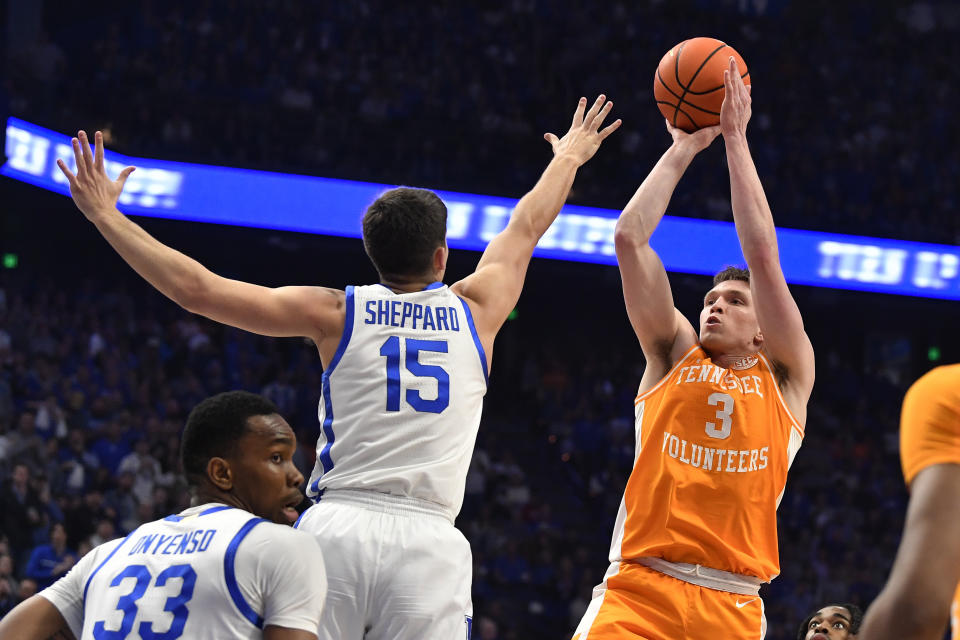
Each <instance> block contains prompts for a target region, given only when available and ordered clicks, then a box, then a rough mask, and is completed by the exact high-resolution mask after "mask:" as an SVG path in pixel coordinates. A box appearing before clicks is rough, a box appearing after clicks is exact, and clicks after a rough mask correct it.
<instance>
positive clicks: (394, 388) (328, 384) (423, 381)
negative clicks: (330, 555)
mask: <svg viewBox="0 0 960 640" xmlns="http://www.w3.org/2000/svg"><path fill="white" fill-rule="evenodd" d="M346 294H347V301H346V320H345V323H344V327H343V337H342V338H341V340H340V344H339V346H338V347H337V351H336V354H335V355H334V357H333V360H332V361H331V362H330V364H329V366H328V367H327V370H326V371H325V372H324V373H323V390H322V397H321V400H320V409H319V415H320V423H321V425H322V430H321V434H320V439H319V441H318V442H317V463H316V466H315V467H314V470H313V474H312V476H311V477H310V484H309V487H308V491H307V495H308V496H310V497H312V498H314V499H315V500H318V499H319V497H320V495H321V494H322V493H323V491H324V490H325V489H368V490H373V491H379V492H382V493H389V494H394V495H402V496H409V497H414V498H421V499H424V500H430V501H432V502H436V503H439V504H441V505H443V506H445V507H447V508H449V509H451V510H452V512H453V514H454V515H456V513H457V512H459V511H460V506H461V504H462V503H463V491H464V485H465V483H466V476H467V468H468V467H469V465H470V458H471V456H472V453H473V445H474V443H475V441H476V437H477V429H478V428H479V426H480V413H481V410H482V408H483V396H484V394H485V393H486V391H487V359H486V355H485V354H484V351H483V347H482V346H481V344H480V339H479V338H478V337H477V331H476V328H475V327H474V324H473V318H472V316H471V314H470V309H469V307H468V306H467V303H466V301H464V300H463V299H462V298H460V297H459V296H457V295H455V294H454V293H453V292H451V291H450V289H449V288H448V287H447V286H446V285H443V284H441V283H439V282H436V283H434V284H432V285H430V286H429V287H427V288H426V289H424V290H423V291H418V292H415V293H403V294H398V293H394V292H393V291H392V290H390V289H388V288H387V287H385V286H383V285H379V284H378V285H370V286H364V287H347V290H346Z"/></svg>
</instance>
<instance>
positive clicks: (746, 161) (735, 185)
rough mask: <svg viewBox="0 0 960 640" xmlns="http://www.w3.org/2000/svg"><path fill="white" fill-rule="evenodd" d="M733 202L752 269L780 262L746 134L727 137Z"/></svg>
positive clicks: (742, 247)
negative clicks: (744, 136)
mask: <svg viewBox="0 0 960 640" xmlns="http://www.w3.org/2000/svg"><path fill="white" fill-rule="evenodd" d="M726 148H727V165H728V167H729V170H730V203H731V205H732V208H733V222H734V224H735V225H736V228H737V236H738V237H739V238H740V248H741V249H742V250H743V257H744V258H746V260H747V266H749V267H750V268H751V269H753V268H757V267H761V266H762V265H764V264H770V263H773V262H778V260H779V257H778V250H777V231H776V228H775V227H774V224H773V214H771V213H770V205H769V204H768V203H767V196H766V195H765V194H764V192H763V185H762V184H761V183H760V176H759V175H758V174H757V168H756V166H755V165H754V163H753V158H752V157H751V155H750V148H749V146H748V145H747V141H746V138H742V137H738V138H733V139H727V140H726Z"/></svg>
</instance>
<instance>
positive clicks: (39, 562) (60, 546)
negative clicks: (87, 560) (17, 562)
mask: <svg viewBox="0 0 960 640" xmlns="http://www.w3.org/2000/svg"><path fill="white" fill-rule="evenodd" d="M76 562H77V554H76V552H74V551H71V550H70V549H68V548H67V531H66V529H64V527H63V524H61V523H59V522H58V523H56V524H55V525H53V527H52V528H51V530H50V544H42V545H39V546H37V547H35V548H34V549H33V552H32V553H31V554H30V560H29V562H28V563H27V568H26V570H25V571H24V575H25V576H26V577H27V578H30V579H32V580H34V581H35V582H36V588H37V589H46V588H47V587H49V586H50V585H51V584H53V583H54V582H56V581H57V579H59V578H61V577H62V576H64V575H65V574H66V573H67V571H69V570H70V567H72V566H73V565H74V564H75V563H76Z"/></svg>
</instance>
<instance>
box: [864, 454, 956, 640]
mask: <svg viewBox="0 0 960 640" xmlns="http://www.w3.org/2000/svg"><path fill="white" fill-rule="evenodd" d="M910 493H911V495H910V505H909V506H908V507H907V522H906V524H905V525H904V528H903V539H902V540H901V541H900V548H899V549H898V550H897V557H896V560H894V562H893V569H892V570H891V572H890V578H889V579H888V580H887V585H886V586H885V587H884V588H883V591H881V592H880V595H879V596H877V599H876V600H874V601H873V604H872V605H870V609H868V610H867V616H866V618H865V619H864V621H863V625H862V626H861V627H860V636H861V637H863V638H869V640H893V639H894V638H915V639H916V640H935V639H936V640H939V639H940V638H943V632H944V629H945V628H946V626H947V621H948V619H949V615H950V601H951V599H952V598H953V595H954V592H955V591H956V589H957V582H958V581H960V546H958V545H957V541H958V540H960V510H958V509H957V505H958V504H960V465H957V464H939V465H933V466H931V467H927V468H926V469H924V470H923V471H921V472H920V473H918V474H917V477H916V478H915V479H914V481H913V483H912V485H911V487H910Z"/></svg>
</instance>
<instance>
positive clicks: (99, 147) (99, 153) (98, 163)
mask: <svg viewBox="0 0 960 640" xmlns="http://www.w3.org/2000/svg"><path fill="white" fill-rule="evenodd" d="M93 143H94V150H93V166H94V167H95V168H96V169H103V134H102V133H100V132H99V131H97V132H96V133H95V134H93Z"/></svg>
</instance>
